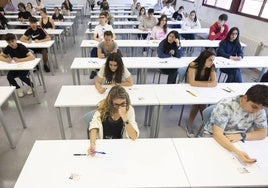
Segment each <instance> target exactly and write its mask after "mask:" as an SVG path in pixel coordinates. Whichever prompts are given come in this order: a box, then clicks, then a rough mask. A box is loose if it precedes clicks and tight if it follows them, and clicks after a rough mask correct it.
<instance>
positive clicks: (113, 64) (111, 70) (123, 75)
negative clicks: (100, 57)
mask: <svg viewBox="0 0 268 188" xmlns="http://www.w3.org/2000/svg"><path fill="white" fill-rule="evenodd" d="M102 84H106V85H107V84H108V85H121V86H132V85H133V80H132V77H131V74H130V72H129V71H128V69H127V68H126V67H125V66H124V64H123V60H122V58H121V55H120V54H119V53H111V54H110V55H109V56H108V57H107V60H106V63H105V64H104V65H103V66H102V67H101V69H100V71H99V72H98V75H97V78H96V81H95V87H96V89H97V90H98V91H99V93H104V92H105V90H106V88H105V87H103V86H102Z"/></svg>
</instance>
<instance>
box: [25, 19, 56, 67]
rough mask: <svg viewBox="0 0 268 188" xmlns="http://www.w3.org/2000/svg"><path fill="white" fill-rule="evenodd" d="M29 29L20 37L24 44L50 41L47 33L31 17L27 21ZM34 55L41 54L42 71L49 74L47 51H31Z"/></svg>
mask: <svg viewBox="0 0 268 188" xmlns="http://www.w3.org/2000/svg"><path fill="white" fill-rule="evenodd" d="M29 21H30V27H29V28H28V29H27V30H26V31H25V33H24V34H23V35H22V36H21V37H20V40H21V41H22V42H25V43H32V42H33V41H34V42H36V43H40V42H45V41H49V40H51V37H50V36H49V35H48V34H47V32H46V31H45V30H44V29H42V28H41V27H40V26H37V22H38V20H37V19H36V18H35V17H31V18H30V19H29ZM33 51H34V52H35V53H40V52H41V53H42V56H43V63H44V69H45V71H46V72H50V69H49V66H48V55H47V53H48V51H47V49H46V48H40V49H33Z"/></svg>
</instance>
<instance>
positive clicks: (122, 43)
mask: <svg viewBox="0 0 268 188" xmlns="http://www.w3.org/2000/svg"><path fill="white" fill-rule="evenodd" d="M115 42H116V43H117V44H118V47H119V48H131V49H132V54H133V48H143V47H144V48H146V47H148V48H157V47H158V46H159V43H160V42H161V40H149V41H148V40H115ZM180 42H181V47H212V48H214V47H218V46H219V43H220V40H180ZM98 43H99V42H97V41H95V40H82V42H81V44H80V47H81V52H82V57H87V54H88V53H87V49H91V48H94V47H97V46H98ZM241 45H242V47H246V46H247V45H246V44H244V43H242V42H241ZM132 56H133V55H132Z"/></svg>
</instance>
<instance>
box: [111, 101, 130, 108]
mask: <svg viewBox="0 0 268 188" xmlns="http://www.w3.org/2000/svg"><path fill="white" fill-rule="evenodd" d="M126 105H127V102H122V103H120V104H117V103H113V106H114V107H115V108H119V107H120V106H121V107H125V106H126Z"/></svg>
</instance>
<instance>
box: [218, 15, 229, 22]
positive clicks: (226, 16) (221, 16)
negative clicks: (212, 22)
mask: <svg viewBox="0 0 268 188" xmlns="http://www.w3.org/2000/svg"><path fill="white" fill-rule="evenodd" d="M219 20H223V21H227V20H228V15H227V14H221V15H220V16H219Z"/></svg>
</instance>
